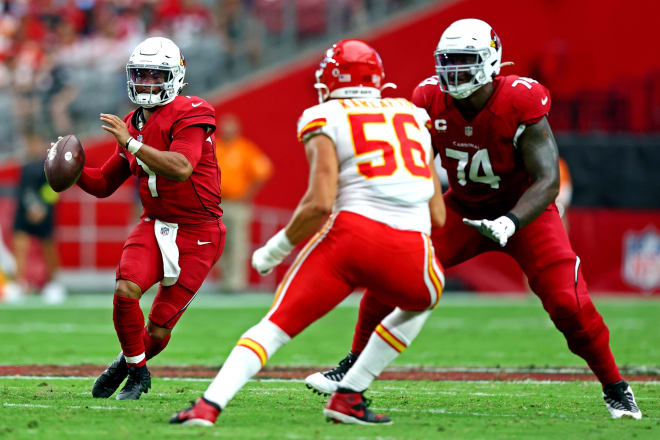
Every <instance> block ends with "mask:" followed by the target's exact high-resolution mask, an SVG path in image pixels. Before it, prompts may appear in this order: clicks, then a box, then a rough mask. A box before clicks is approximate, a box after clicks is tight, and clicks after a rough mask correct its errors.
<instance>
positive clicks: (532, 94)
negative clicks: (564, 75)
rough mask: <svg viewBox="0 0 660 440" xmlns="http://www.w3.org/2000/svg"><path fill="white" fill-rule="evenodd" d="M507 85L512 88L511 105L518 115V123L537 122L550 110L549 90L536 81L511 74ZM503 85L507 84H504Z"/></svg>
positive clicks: (529, 123)
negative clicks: (512, 97)
mask: <svg viewBox="0 0 660 440" xmlns="http://www.w3.org/2000/svg"><path fill="white" fill-rule="evenodd" d="M507 83H509V85H508V87H511V88H512V93H513V94H514V96H515V98H514V99H513V103H514V104H513V105H514V108H515V111H516V114H517V115H518V120H519V125H520V124H523V125H531V124H536V123H537V122H539V121H540V120H541V119H542V118H543V117H544V116H545V115H547V114H548V112H549V111H550V105H551V104H552V102H551V100H550V92H549V91H548V89H546V88H545V87H544V86H543V85H541V84H539V82H538V81H536V80H533V79H531V78H524V77H518V76H514V75H512V76H511V78H508V81H507ZM505 86H507V85H506V84H505Z"/></svg>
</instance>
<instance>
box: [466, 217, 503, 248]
mask: <svg viewBox="0 0 660 440" xmlns="http://www.w3.org/2000/svg"><path fill="white" fill-rule="evenodd" d="M463 223H465V224H466V225H468V226H472V227H473V228H475V229H476V230H477V231H479V232H481V233H482V234H483V235H485V236H486V237H488V238H490V239H491V240H493V241H494V242H495V243H499V244H500V246H502V247H504V246H506V242H507V240H508V239H509V238H510V237H511V236H512V235H513V233H514V232H516V224H515V223H514V222H513V220H511V219H510V218H509V217H507V216H505V215H503V216H501V217H498V218H496V219H495V220H470V219H467V218H464V219H463Z"/></svg>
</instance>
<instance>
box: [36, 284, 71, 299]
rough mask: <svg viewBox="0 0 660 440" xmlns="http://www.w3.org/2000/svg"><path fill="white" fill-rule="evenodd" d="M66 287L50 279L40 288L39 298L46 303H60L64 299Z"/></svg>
mask: <svg viewBox="0 0 660 440" xmlns="http://www.w3.org/2000/svg"><path fill="white" fill-rule="evenodd" d="M66 296H67V294H66V289H65V288H64V286H63V285H61V284H60V283H57V282H55V281H51V282H50V283H48V284H46V285H45V286H44V288H43V289H42V290H41V298H42V299H43V301H44V302H45V303H46V304H61V303H63V302H64V301H65V300H66Z"/></svg>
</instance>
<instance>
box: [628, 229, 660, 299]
mask: <svg viewBox="0 0 660 440" xmlns="http://www.w3.org/2000/svg"><path fill="white" fill-rule="evenodd" d="M623 280H624V281H625V282H626V283H628V284H630V285H633V286H636V287H640V288H642V289H644V290H649V291H650V290H654V289H656V288H659V287H660V234H658V232H657V231H656V230H655V228H653V227H650V228H647V229H645V230H643V231H640V232H628V233H626V234H625V235H624V237H623Z"/></svg>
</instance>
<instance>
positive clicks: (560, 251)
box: [352, 195, 621, 384]
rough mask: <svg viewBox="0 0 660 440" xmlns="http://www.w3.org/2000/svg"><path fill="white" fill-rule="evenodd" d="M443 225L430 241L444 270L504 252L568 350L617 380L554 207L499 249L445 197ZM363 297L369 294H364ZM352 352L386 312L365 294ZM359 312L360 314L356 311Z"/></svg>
mask: <svg viewBox="0 0 660 440" xmlns="http://www.w3.org/2000/svg"><path fill="white" fill-rule="evenodd" d="M445 204H446V206H447V221H446V223H445V226H444V227H442V228H434V229H433V231H432V233H431V237H432V240H433V244H434V247H435V250H436V256H437V258H438V260H439V261H440V263H441V264H442V265H443V266H444V267H451V266H454V265H456V264H459V263H462V262H464V261H466V260H468V259H470V258H472V257H475V256H477V255H479V254H481V253H483V252H488V251H500V252H506V253H508V254H509V255H511V257H513V259H514V260H516V262H517V263H518V264H519V265H520V267H521V268H522V270H523V272H524V273H525V275H527V278H528V279H529V285H530V287H531V288H532V290H533V291H534V293H535V294H536V295H537V296H538V297H539V299H540V300H541V302H542V304H543V308H544V309H545V310H546V311H547V312H548V314H549V315H550V318H551V319H552V321H553V322H554V324H555V326H556V327H557V329H558V330H560V331H561V332H562V333H563V334H564V337H565V338H566V341H567V343H568V347H569V348H570V350H571V351H572V352H573V353H575V354H577V355H578V356H580V357H582V358H583V359H585V360H586V361H587V364H588V365H589V367H590V368H591V369H592V371H593V372H594V374H596V376H597V377H598V379H599V380H600V381H601V382H602V383H603V384H607V383H612V382H616V381H618V380H620V379H621V376H620V375H619V371H618V368H617V366H616V363H615V362H614V357H613V356H612V352H611V350H610V347H609V330H608V328H607V326H606V325H605V323H604V322H603V319H602V317H601V315H600V313H598V311H597V310H596V308H595V307H594V305H593V303H592V302H591V298H590V297H589V293H588V291H587V284H586V282H585V280H584V278H583V276H582V270H581V267H580V259H579V258H578V257H577V256H576V255H575V252H573V249H572V247H571V244H570V241H569V239H568V235H567V234H566V231H565V229H564V226H563V225H562V222H561V218H560V217H559V213H558V212H557V208H556V206H555V205H554V203H553V204H551V205H550V206H549V207H548V208H547V209H546V210H545V211H544V212H543V213H542V214H541V215H540V216H539V217H538V218H537V219H536V220H534V221H533V222H532V223H530V224H529V225H527V226H525V227H524V228H522V229H521V230H519V231H517V232H516V233H515V234H514V235H513V237H511V239H510V240H509V242H508V243H507V245H506V246H505V247H504V248H501V247H500V246H499V245H498V244H497V243H495V242H494V241H492V240H491V239H489V238H487V237H485V236H483V235H482V234H480V233H479V231H477V230H476V229H474V228H472V227H470V226H467V225H465V224H464V223H463V217H466V215H465V213H463V212H461V210H460V208H459V207H458V206H457V205H456V203H454V202H453V200H452V198H451V197H449V196H447V195H445ZM367 293H369V292H367ZM360 309H361V311H360V317H359V318H358V323H357V326H356V333H355V337H354V340H353V348H352V351H353V352H354V353H359V352H361V351H362V349H363V348H364V346H365V345H366V342H367V340H368V335H370V334H371V331H373V329H374V328H375V326H376V325H378V323H379V322H380V321H381V320H382V318H384V317H385V316H387V315H388V314H389V313H390V312H391V311H392V308H391V307H388V306H387V305H386V304H383V303H379V302H378V298H377V297H374V296H372V295H367V294H365V296H364V297H363V299H362V303H361V304H360ZM362 309H364V312H363V311H362Z"/></svg>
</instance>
